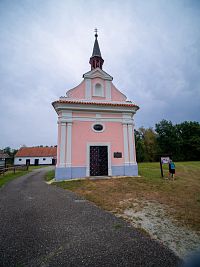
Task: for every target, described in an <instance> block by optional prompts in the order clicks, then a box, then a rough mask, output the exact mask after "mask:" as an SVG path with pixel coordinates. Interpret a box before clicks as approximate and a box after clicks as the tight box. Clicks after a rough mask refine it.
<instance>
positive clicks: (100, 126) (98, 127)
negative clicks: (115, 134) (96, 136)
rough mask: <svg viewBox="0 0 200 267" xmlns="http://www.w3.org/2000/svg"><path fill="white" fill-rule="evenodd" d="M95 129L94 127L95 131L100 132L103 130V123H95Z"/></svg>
mask: <svg viewBox="0 0 200 267" xmlns="http://www.w3.org/2000/svg"><path fill="white" fill-rule="evenodd" d="M93 129H94V130H95V131H97V132H100V131H102V130H103V125H101V124H95V125H94V126H93Z"/></svg>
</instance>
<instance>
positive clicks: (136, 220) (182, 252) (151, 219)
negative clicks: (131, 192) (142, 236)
mask: <svg viewBox="0 0 200 267" xmlns="http://www.w3.org/2000/svg"><path fill="white" fill-rule="evenodd" d="M120 205H121V207H123V206H126V207H128V208H126V209H124V210H123V212H122V210H121V213H120V212H119V213H118V214H117V216H121V217H123V218H125V219H126V220H128V221H129V222H131V223H132V224H133V225H134V226H135V227H137V228H140V229H143V230H145V231H146V232H147V233H148V234H149V235H150V236H151V237H152V238H154V239H157V240H159V241H160V242H162V243H163V244H164V245H165V246H167V247H169V248H170V249H171V250H173V251H174V252H175V253H176V254H177V255H178V256H179V257H181V258H183V257H185V256H186V255H188V253H189V252H191V251H194V250H196V249H197V248H198V247H199V246H200V233H199V232H197V231H193V230H191V229H188V228H186V227H185V226H182V225H180V224H179V223H178V221H176V220H174V219H172V218H171V217H170V216H169V208H168V207H167V206H165V205H161V204H159V203H158V202H156V201H146V200H136V199H134V200H133V199H129V200H126V201H125V202H124V201H121V203H120Z"/></svg>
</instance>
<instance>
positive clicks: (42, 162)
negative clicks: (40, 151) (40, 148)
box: [14, 157, 54, 165]
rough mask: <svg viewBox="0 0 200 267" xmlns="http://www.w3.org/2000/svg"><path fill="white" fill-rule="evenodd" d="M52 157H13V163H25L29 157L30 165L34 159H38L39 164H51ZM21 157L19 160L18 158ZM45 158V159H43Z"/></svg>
mask: <svg viewBox="0 0 200 267" xmlns="http://www.w3.org/2000/svg"><path fill="white" fill-rule="evenodd" d="M53 158H54V157H15V160H14V165H26V160H27V159H30V165H35V159H39V163H38V164H39V165H41V164H42V165H44V164H46V165H51V164H52V159H53ZM20 159H21V160H20ZM43 159H46V160H43Z"/></svg>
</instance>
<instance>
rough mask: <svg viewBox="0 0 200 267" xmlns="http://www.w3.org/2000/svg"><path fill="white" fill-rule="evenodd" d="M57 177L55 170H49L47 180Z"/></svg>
mask: <svg viewBox="0 0 200 267" xmlns="http://www.w3.org/2000/svg"><path fill="white" fill-rule="evenodd" d="M54 177H55V170H51V171H48V172H47V173H46V175H45V177H44V178H45V181H47V182H48V181H51V180H52V179H54Z"/></svg>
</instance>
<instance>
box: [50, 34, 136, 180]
mask: <svg viewBox="0 0 200 267" xmlns="http://www.w3.org/2000/svg"><path fill="white" fill-rule="evenodd" d="M97 37H98V35H97V33H96V34H95V42H94V47H93V53H92V56H91V58H90V61H89V63H90V65H91V70H90V71H88V72H86V73H85V74H83V81H82V82H81V83H80V84H79V85H78V86H77V87H75V88H73V89H71V90H69V91H68V92H67V93H66V96H65V97H60V98H59V100H57V101H54V102H53V103H52V105H53V107H54V109H55V111H56V112H57V115H58V145H57V165H56V172H55V178H56V180H66V179H73V178H83V177H89V176H137V175H138V167H137V162H136V151H135V139H134V114H135V113H136V111H137V110H138V109H139V107H138V106H137V105H136V104H134V103H133V102H131V101H127V98H126V96H125V95H124V94H123V93H122V92H120V91H119V90H118V89H117V88H116V87H115V86H114V84H113V83H112V80H113V78H112V77H111V76H110V75H109V74H108V73H106V72H105V71H104V70H103V69H102V67H103V63H104V60H103V58H102V56H101V52H100V48H99V44H98V39H97Z"/></svg>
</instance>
